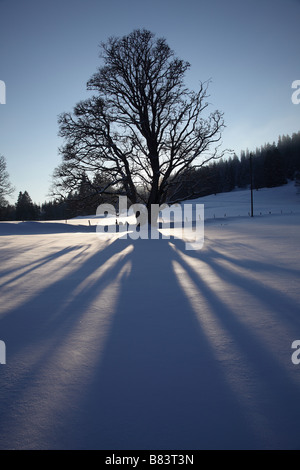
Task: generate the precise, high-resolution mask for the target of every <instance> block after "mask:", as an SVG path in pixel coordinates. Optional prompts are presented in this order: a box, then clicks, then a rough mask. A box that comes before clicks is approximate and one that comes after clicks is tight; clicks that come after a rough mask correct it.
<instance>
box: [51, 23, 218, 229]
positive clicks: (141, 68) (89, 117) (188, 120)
mask: <svg viewBox="0 0 300 470" xmlns="http://www.w3.org/2000/svg"><path fill="white" fill-rule="evenodd" d="M100 57H101V58H102V59H103V62H104V65H103V66H102V67H100V68H99V70H98V72H96V73H95V74H94V75H93V76H92V78H91V79H90V80H89V81H88V84H87V87H88V90H92V91H94V92H96V94H95V95H94V96H93V97H92V98H90V99H87V100H86V101H82V102H80V103H78V104H77V105H76V106H75V107H74V110H73V112H72V113H63V114H62V115H61V116H60V117H59V128H60V132H59V134H60V136H61V137H63V138H64V139H65V144H64V146H63V147H62V148H61V149H60V152H61V155H62V163H61V164H60V165H59V166H58V167H57V168H56V170H55V172H54V189H53V194H56V195H64V194H67V193H68V192H70V191H74V190H78V188H79V187H80V184H81V180H82V174H83V173H84V174H85V176H86V181H87V182H88V183H89V185H90V187H91V188H92V189H93V191H94V192H95V193H98V194H110V195H112V194H114V195H115V194H116V193H117V194H122V195H126V196H127V197H128V198H129V200H130V201H131V203H136V202H143V203H145V204H146V206H147V208H148V209H149V208H150V206H151V204H162V203H164V202H168V201H169V200H170V199H172V201H176V200H177V194H178V198H179V199H180V198H181V197H180V191H181V175H183V174H184V175H185V176H186V175H187V174H188V170H189V169H190V168H192V167H194V168H199V167H201V166H202V165H203V164H204V163H206V162H208V161H209V160H211V159H214V158H218V157H220V156H222V155H219V154H218V148H219V142H220V138H221V131H222V130H223V128H224V122H223V114H222V113H221V112H219V111H214V112H212V113H210V114H208V113H207V108H208V102H207V98H208V94H207V90H208V83H207V82H205V83H200V87H199V90H198V91H197V92H195V91H190V90H188V89H187V88H186V87H185V85H184V75H185V73H186V71H187V70H188V69H189V67H190V64H189V63H188V62H185V61H183V60H181V59H178V58H176V57H175V54H174V52H173V51H172V50H171V49H170V47H169V46H168V45H167V43H166V40H165V39H162V38H159V39H156V38H155V36H154V34H153V33H151V32H150V31H147V30H135V31H133V32H132V33H131V34H129V35H128V36H124V37H122V38H116V37H112V38H110V39H109V40H108V41H107V42H106V43H102V45H101V54H100ZM224 153H225V152H223V154H224ZM95 174H100V175H103V178H102V181H106V184H102V185H101V184H100V185H98V184H96V181H97V180H95V178H94V176H95ZM98 181H99V180H98ZM190 183H191V184H190V187H189V192H188V194H187V195H186V198H188V197H192V196H194V195H195V185H194V182H193V180H191V182H190ZM148 213H150V211H148ZM149 221H150V220H149Z"/></svg>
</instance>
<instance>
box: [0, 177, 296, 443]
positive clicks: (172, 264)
mask: <svg viewBox="0 0 300 470" xmlns="http://www.w3.org/2000/svg"><path fill="white" fill-rule="evenodd" d="M295 189H296V188H294V187H293V185H292V184H289V185H287V186H284V187H281V188H274V189H269V190H267V189H264V190H259V191H257V192H255V193H254V202H255V217H254V218H251V217H249V216H248V211H249V210H250V198H249V191H235V192H232V193H226V194H220V195H217V196H209V197H206V198H201V199H199V200H197V201H193V203H196V202H198V203H201V204H203V203H204V204H205V217H206V222H205V242H204V247H203V248H202V250H199V251H186V250H185V243H184V242H183V241H182V240H180V239H173V238H172V239H170V240H167V239H160V240H136V241H133V240H131V239H130V238H127V240H122V239H118V238H117V237H112V238H109V237H108V236H104V237H103V239H100V238H99V237H98V236H97V235H96V233H95V227H90V226H89V225H88V222H87V220H89V219H87V218H85V219H77V222H76V223H75V220H74V219H73V221H72V223H70V221H68V223H64V221H62V222H58V223H54V222H52V223H51V222H47V223H46V222H45V223H37V222H35V223H34V222H27V223H0V275H1V279H0V295H1V304H0V340H1V341H4V342H5V346H6V364H0V381H1V382H0V383H1V388H0V416H1V421H0V422H1V428H0V448H1V449H113V450H117V449H118V450H122V449H151V450H159V449H170V450H189V449H190V450H193V449H299V448H300V437H299V436H300V406H299V394H300V364H299V365H297V364H293V362H292V360H291V356H292V353H293V352H294V350H293V349H292V348H291V345H292V343H293V342H294V341H295V340H300V309H299V307H300V289H299V275H300V263H299V261H300V254H299V235H300V229H299V224H300V199H299V195H296V190H295ZM260 212H261V213H262V215H260ZM270 212H271V214H270ZM225 213H226V217H224V214H225Z"/></svg>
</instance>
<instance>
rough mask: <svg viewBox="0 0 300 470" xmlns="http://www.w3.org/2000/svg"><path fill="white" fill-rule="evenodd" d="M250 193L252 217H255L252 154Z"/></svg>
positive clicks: (250, 159)
mask: <svg viewBox="0 0 300 470" xmlns="http://www.w3.org/2000/svg"><path fill="white" fill-rule="evenodd" d="M249 161H250V191H251V217H253V168H252V153H250V158H249Z"/></svg>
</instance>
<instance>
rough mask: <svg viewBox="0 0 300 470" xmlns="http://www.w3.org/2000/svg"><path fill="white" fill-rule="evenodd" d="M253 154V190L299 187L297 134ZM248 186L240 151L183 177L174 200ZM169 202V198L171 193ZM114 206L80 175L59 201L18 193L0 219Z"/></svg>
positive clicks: (245, 155) (65, 215) (245, 157)
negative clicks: (292, 182)
mask: <svg viewBox="0 0 300 470" xmlns="http://www.w3.org/2000/svg"><path fill="white" fill-rule="evenodd" d="M251 155H252V170H253V171H252V178H253V186H254V188H255V189H260V188H272V187H275V186H281V185H284V184H286V183H287V182H288V180H295V183H296V184H297V185H298V186H299V185H300V131H299V132H298V133H294V134H293V135H292V136H291V137H290V136H288V135H286V136H284V135H283V136H280V137H279V139H278V142H277V144H275V142H274V143H273V144H265V145H264V146H262V147H261V148H256V150H255V151H252V152H251ZM249 184H250V152H249V150H246V151H242V152H241V155H240V157H238V156H237V155H234V156H233V157H230V158H229V159H226V160H223V159H220V160H215V161H214V163H210V164H208V165H205V166H203V167H200V168H199V169H191V170H189V171H188V172H186V174H184V175H183V176H182V178H181V180H180V182H179V187H180V190H179V191H178V186H177V189H176V199H178V197H179V198H181V199H182V200H183V199H185V198H186V197H189V196H190V195H191V187H192V188H193V189H192V197H203V196H208V195H210V194H217V193H222V192H229V191H232V190H233V189H236V188H241V189H242V188H247V187H248V186H249ZM170 201H172V195H171V194H170ZM104 202H109V203H111V204H115V203H116V202H117V194H116V196H106V197H104V196H101V195H95V194H91V192H90V190H89V187H88V185H87V183H86V181H85V177H84V175H83V178H82V184H81V186H80V188H79V190H78V191H77V192H73V193H71V194H69V195H68V197H66V198H64V199H62V198H61V199H60V200H53V201H50V202H45V203H44V204H42V205H41V206H39V205H37V204H34V203H33V202H32V200H31V198H30V196H29V194H28V192H27V191H25V192H24V193H22V192H20V193H19V197H18V201H17V203H16V204H15V205H7V206H5V207H0V220H62V219H70V218H72V217H76V216H79V215H92V214H95V213H96V209H97V207H98V205H99V204H102V203H104Z"/></svg>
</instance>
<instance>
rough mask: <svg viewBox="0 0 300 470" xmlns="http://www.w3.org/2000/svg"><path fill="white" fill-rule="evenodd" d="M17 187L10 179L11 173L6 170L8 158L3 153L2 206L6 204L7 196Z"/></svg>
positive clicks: (0, 160) (0, 173) (0, 170)
mask: <svg viewBox="0 0 300 470" xmlns="http://www.w3.org/2000/svg"><path fill="white" fill-rule="evenodd" d="M14 190H15V188H14V187H13V186H12V185H11V183H10V181H9V174H8V172H7V171H6V160H5V158H4V157H3V155H0V206H5V205H6V204H7V201H6V199H5V197H6V196H10V195H11V194H12V193H13V192H14Z"/></svg>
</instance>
